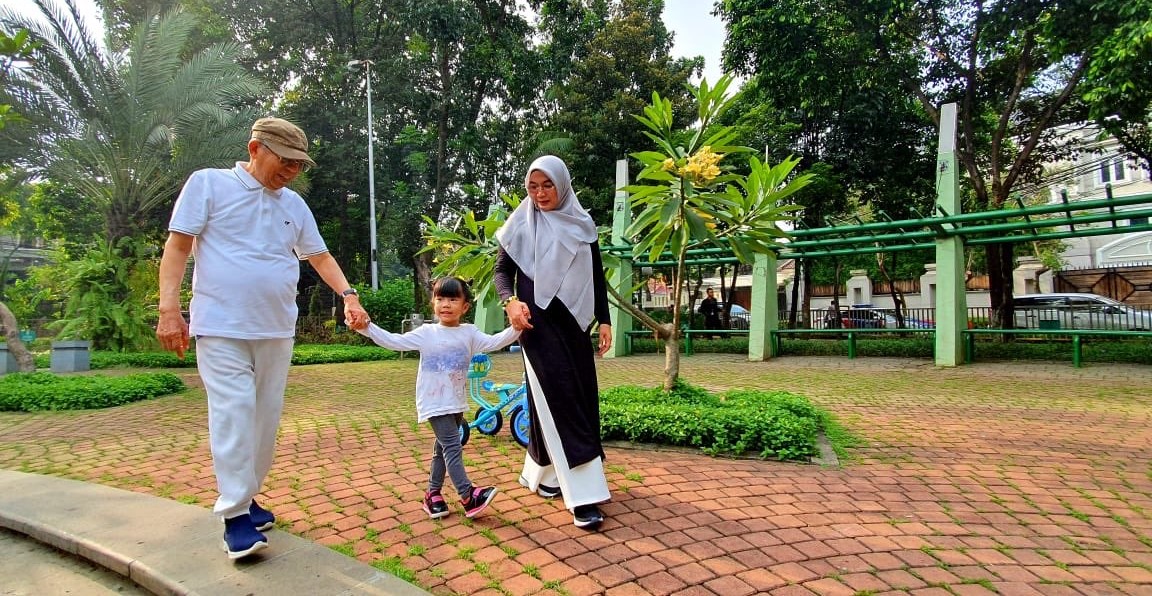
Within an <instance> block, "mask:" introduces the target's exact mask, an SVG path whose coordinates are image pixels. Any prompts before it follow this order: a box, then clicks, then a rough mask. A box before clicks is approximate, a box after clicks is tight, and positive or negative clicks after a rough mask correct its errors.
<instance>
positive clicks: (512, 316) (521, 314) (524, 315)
mask: <svg viewBox="0 0 1152 596" xmlns="http://www.w3.org/2000/svg"><path fill="white" fill-rule="evenodd" d="M504 312H505V313H506V314H507V315H508V323H509V324H511V325H512V327H513V328H514V329H516V330H517V331H524V330H525V329H531V328H532V323H531V319H532V311H530V310H529V309H528V305H527V304H524V303H523V302H520V301H519V300H513V301H511V302H509V303H508V304H505V305H504Z"/></svg>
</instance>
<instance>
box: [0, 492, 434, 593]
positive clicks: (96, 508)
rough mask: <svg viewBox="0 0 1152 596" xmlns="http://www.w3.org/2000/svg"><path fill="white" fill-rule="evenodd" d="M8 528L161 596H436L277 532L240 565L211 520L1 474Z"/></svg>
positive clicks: (193, 510)
mask: <svg viewBox="0 0 1152 596" xmlns="http://www.w3.org/2000/svg"><path fill="white" fill-rule="evenodd" d="M0 527H5V528H8V529H10V530H12V531H15V532H19V533H21V534H25V535H27V536H28V537H30V538H33V539H35V540H38V541H40V542H43V543H45V544H49V545H52V546H54V547H56V548H58V549H60V550H62V551H65V552H67V553H71V554H74V555H76V556H78V557H81V558H83V559H87V560H89V561H91V562H93V563H95V564H97V565H100V566H102V567H105V568H107V569H108V570H110V571H115V572H116V573H119V574H121V575H123V576H125V577H127V578H129V579H131V580H132V581H134V582H136V583H137V584H139V585H140V586H141V587H143V588H144V589H146V590H149V591H151V592H153V593H154V594H161V595H172V596H176V595H180V596H185V595H187V596H195V595H200V594H212V595H214V596H216V595H221V596H227V595H236V596H241V595H249V594H276V595H279V594H341V595H344V594H347V595H358V594H372V595H384V594H387V595H396V596H409V595H411V596H416V595H425V594H428V592H425V591H424V590H422V589H420V588H418V587H416V586H413V585H411V584H409V583H408V582H405V581H403V580H401V579H399V578H397V577H395V576H392V575H390V574H387V573H384V572H382V571H379V570H377V569H376V568H374V567H372V566H371V565H368V564H365V563H363V562H361V561H358V560H356V559H353V558H351V557H346V556H344V555H342V554H340V553H337V552H335V551H333V550H332V549H329V548H326V547H324V546H321V545H318V544H315V543H312V542H309V541H307V540H304V539H302V538H299V537H296V536H293V535H291V534H287V533H284V532H281V531H278V530H272V531H271V532H270V533H269V547H268V549H267V550H265V551H263V552H261V553H260V554H258V555H255V556H252V557H250V558H248V559H244V560H242V561H240V562H232V561H229V560H228V557H227V556H226V555H225V554H224V552H223V550H222V549H221V545H220V540H221V536H222V533H223V526H222V524H221V523H220V520H219V519H218V518H216V516H214V515H212V512H210V511H207V510H205V509H202V508H200V507H196V506H194V505H185V504H182V503H177V502H175V501H170V500H168V499H162V498H160V497H154V496H151V495H145V494H139V493H134V492H130V491H124V490H120V489H115V488H110V487H107V486H101V485H98V484H89V483H85V482H79V481H76V480H67V479H63V478H56V477H52V476H41V475H36V474H25V473H22V472H11V471H6V470H0Z"/></svg>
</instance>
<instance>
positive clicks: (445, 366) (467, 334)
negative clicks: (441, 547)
mask: <svg viewBox="0 0 1152 596" xmlns="http://www.w3.org/2000/svg"><path fill="white" fill-rule="evenodd" d="M471 302H472V295H471V293H470V292H469V290H468V285H467V284H465V283H464V282H463V281H461V280H460V279H458V278H455V277H446V278H444V279H441V280H438V281H437V282H436V283H435V284H434V285H433V286H432V309H433V311H434V312H435V313H436V317H437V318H438V319H440V322H439V324H428V325H421V326H420V327H417V328H415V329H413V330H412V331H409V332H408V333H405V334H403V335H401V334H398V333H390V332H388V331H385V330H383V329H381V328H379V327H377V326H376V325H375V324H372V323H365V324H364V325H361V326H360V328H359V329H356V331H358V332H359V333H361V334H362V335H365V336H367V337H368V338H369V339H371V340H372V341H374V342H376V344H377V345H379V346H383V347H385V348H389V349H392V350H418V351H419V352H420V369H419V371H418V372H417V373H416V415H417V418H418V420H419V421H420V422H424V421H427V422H428V423H429V424H430V425H431V426H432V432H433V433H434V434H435V435H436V443H435V444H434V445H433V447H432V462H431V466H432V474H431V478H429V479H428V492H427V493H426V494H425V495H424V512H425V513H427V514H428V517H431V518H432V519H439V518H441V517H444V516H446V515H448V513H449V512H448V504H447V503H445V502H444V497H443V496H441V495H440V489H441V488H442V487H443V486H444V473H445V471H447V473H448V475H449V476H451V477H452V484H454V485H456V492H457V493H459V495H460V502H461V504H462V505H463V506H464V515H466V516H467V517H475V516H477V515H479V514H480V512H481V511H484V509H485V508H486V507H488V504H489V503H491V502H492V499H493V498H495V496H496V490H497V488H496V487H495V486H480V487H476V486H472V482H471V481H470V480H468V473H467V472H465V471H464V460H463V456H462V455H461V446H460V424H461V423H462V422H463V420H464V417H463V414H464V412H466V411H468V396H467V395H466V393H465V391H466V389H465V388H466V386H467V379H468V366H469V363H470V362H471V360H472V355H473V354H477V353H480V352H491V351H494V350H499V349H500V348H503V347H504V346H507V345H508V344H510V343H512V342H514V341H516V338H518V337H519V336H520V332H519V331H517V330H515V329H513V328H511V327H509V328H508V329H505V330H504V331H501V332H500V333H497V334H496V335H488V334H486V333H483V332H481V331H480V330H479V329H477V328H476V327H475V326H474V325H471V324H461V323H460V318H461V317H463V316H464V313H466V312H468V309H469V308H470V307H471Z"/></svg>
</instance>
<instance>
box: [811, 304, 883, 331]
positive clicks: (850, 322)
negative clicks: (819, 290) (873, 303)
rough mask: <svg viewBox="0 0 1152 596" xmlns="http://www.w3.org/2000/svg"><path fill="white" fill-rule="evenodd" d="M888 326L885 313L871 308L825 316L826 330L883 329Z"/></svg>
mask: <svg viewBox="0 0 1152 596" xmlns="http://www.w3.org/2000/svg"><path fill="white" fill-rule="evenodd" d="M886 326H887V320H886V319H885V318H884V313H882V312H880V311H879V310H875V309H871V308H849V309H848V310H844V311H840V312H839V313H834V312H833V311H828V313H827V314H825V315H824V328H826V329H883V328H884V327H886Z"/></svg>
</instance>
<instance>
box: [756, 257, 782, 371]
mask: <svg viewBox="0 0 1152 596" xmlns="http://www.w3.org/2000/svg"><path fill="white" fill-rule="evenodd" d="M776 286H777V282H776V254H775V253H769V254H758V255H756V260H755V262H754V264H753V265H752V303H751V304H750V306H751V308H750V309H749V312H750V313H751V315H750V316H751V317H752V320H751V321H750V322H749V325H748V360H753V361H757V360H767V359H769V358H771V357H773V356H775V355H776V354H774V353H772V335H771V332H772V331H775V330H776V329H778V328H779V327H780V304H779V302H778V301H777V299H776V295H777V291H778V289H777V287H776Z"/></svg>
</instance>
